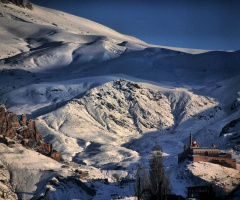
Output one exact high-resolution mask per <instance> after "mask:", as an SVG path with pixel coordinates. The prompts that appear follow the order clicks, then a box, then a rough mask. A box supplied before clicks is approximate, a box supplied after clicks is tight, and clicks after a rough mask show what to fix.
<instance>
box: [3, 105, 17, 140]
mask: <svg viewBox="0 0 240 200" xmlns="http://www.w3.org/2000/svg"><path fill="white" fill-rule="evenodd" d="M19 128H21V125H20V124H19V120H18V118H17V115H16V114H14V113H12V112H10V111H7V109H6V108H5V106H3V105H0V134H1V135H3V136H4V137H9V138H11V139H12V138H14V137H15V136H16V131H17V130H18V129H19Z"/></svg>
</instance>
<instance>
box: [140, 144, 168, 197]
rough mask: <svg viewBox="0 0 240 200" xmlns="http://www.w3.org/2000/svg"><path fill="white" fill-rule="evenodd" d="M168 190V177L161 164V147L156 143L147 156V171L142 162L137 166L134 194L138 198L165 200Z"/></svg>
mask: <svg viewBox="0 0 240 200" xmlns="http://www.w3.org/2000/svg"><path fill="white" fill-rule="evenodd" d="M170 191H171V190H170V177H169V175H168V176H166V174H165V170H164V167H163V164H162V148H161V147H160V146H159V145H156V146H155V147H154V149H153V152H152V155H151V156H150V158H149V171H148V172H147V170H146V167H145V166H144V165H143V164H140V165H139V166H138V169H137V175H136V195H137V196H138V199H144V200H148V199H149V200H163V199H164V200H165V199H166V197H167V195H168V194H170Z"/></svg>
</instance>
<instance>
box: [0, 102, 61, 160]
mask: <svg viewBox="0 0 240 200" xmlns="http://www.w3.org/2000/svg"><path fill="white" fill-rule="evenodd" d="M0 142H2V143H5V144H7V145H11V144H14V143H21V144H22V145H23V146H24V147H27V148H32V149H34V150H36V151H38V152H40V153H42V154H44V155H47V156H50V157H51V158H53V159H55V160H57V161H60V160H61V155H60V154H59V153H58V152H56V151H54V150H53V147H52V144H46V143H45V142H44V140H43V138H42V136H41V135H40V134H39V131H38V128H37V126H36V123H35V121H33V120H28V119H27V116H26V115H24V114H23V115H21V119H20V120H19V119H18V118H17V115H16V114H14V113H12V112H10V111H8V110H7V109H6V107H5V106H4V105H2V104H0Z"/></svg>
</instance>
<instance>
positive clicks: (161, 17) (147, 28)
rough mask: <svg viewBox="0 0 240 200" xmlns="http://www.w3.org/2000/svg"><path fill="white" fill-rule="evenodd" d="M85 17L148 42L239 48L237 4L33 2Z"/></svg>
mask: <svg viewBox="0 0 240 200" xmlns="http://www.w3.org/2000/svg"><path fill="white" fill-rule="evenodd" d="M31 2H33V3H36V4H38V5H41V6H45V7H49V8H54V9H57V10H62V11H64V12H68V13H71V14H74V15H78V16H80V17H84V18H87V19H90V20H93V21H96V22H98V23H101V24H103V25H106V26H108V27H110V28H113V29H115V30H116V31H118V32H120V33H124V34H128V35H132V36H135V37H137V38H139V39H141V40H143V41H145V42H147V43H151V44H157V45H164V46H175V47H185V48H197V49H213V50H239V49H240V1H237V0H236V1H231V0H217V1H215V0H214V1H213V0H208V1H203V0H202V1H198V0H188V1H186V0H178V1H177V0H61V1H60V0H32V1H31Z"/></svg>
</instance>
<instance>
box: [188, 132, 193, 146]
mask: <svg viewBox="0 0 240 200" xmlns="http://www.w3.org/2000/svg"><path fill="white" fill-rule="evenodd" d="M192 144H193V136H192V133H190V145H189V147H192Z"/></svg>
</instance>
